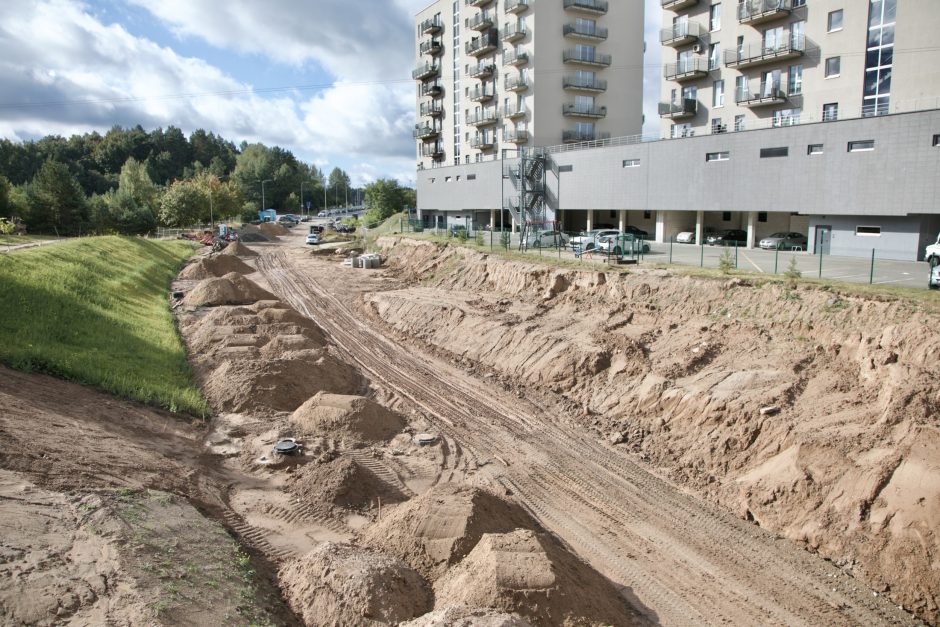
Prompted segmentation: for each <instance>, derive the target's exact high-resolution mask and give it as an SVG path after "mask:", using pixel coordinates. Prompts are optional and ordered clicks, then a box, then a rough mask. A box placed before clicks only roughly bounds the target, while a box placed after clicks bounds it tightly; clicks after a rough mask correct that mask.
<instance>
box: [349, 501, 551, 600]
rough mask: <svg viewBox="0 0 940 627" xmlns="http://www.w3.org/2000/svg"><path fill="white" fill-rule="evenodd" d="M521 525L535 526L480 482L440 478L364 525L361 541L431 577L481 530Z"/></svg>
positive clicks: (462, 552)
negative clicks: (479, 485)
mask: <svg viewBox="0 0 940 627" xmlns="http://www.w3.org/2000/svg"><path fill="white" fill-rule="evenodd" d="M520 528H522V529H538V528H539V527H538V523H537V522H536V521H534V520H533V519H532V518H531V517H530V516H529V515H528V514H527V513H526V512H525V511H524V510H523V509H522V508H521V507H519V506H518V505H516V504H515V503H512V502H510V501H507V500H505V499H503V498H501V497H499V496H496V495H495V494H493V493H491V492H488V491H486V490H483V489H481V488H476V487H471V486H466V485H459V484H451V483H445V484H439V485H437V486H434V487H433V488H431V489H430V490H428V491H427V492H425V493H424V494H422V495H420V496H417V497H415V498H413V499H411V500H410V501H409V502H408V503H405V504H404V505H402V506H400V507H398V508H396V509H395V510H393V511H392V512H390V513H389V514H386V515H385V516H384V518H383V519H382V520H380V521H379V522H377V523H376V524H374V525H372V526H370V527H369V528H368V529H366V530H365V531H364V534H363V542H365V543H366V544H368V545H370V546H374V547H376V548H380V549H383V550H385V551H387V552H389V553H391V554H393V555H398V556H399V557H401V558H402V559H403V560H405V561H406V562H408V563H409V564H410V565H411V567H412V568H414V569H415V570H417V571H418V572H420V573H421V574H422V575H424V576H425V577H427V578H428V579H429V580H431V581H435V580H436V579H438V578H439V577H440V576H441V575H443V574H444V572H445V571H446V570H447V568H448V567H450V566H451V565H453V564H455V563H457V562H459V561H460V560H461V559H463V558H464V556H466V555H467V554H468V553H470V551H471V550H472V549H473V547H474V546H476V544H477V542H479V541H480V538H481V537H483V535H484V534H487V533H506V532H509V531H513V530H516V529H520ZM471 607H478V606H477V605H473V604H471ZM484 607H485V605H484Z"/></svg>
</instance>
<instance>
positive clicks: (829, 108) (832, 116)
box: [822, 102, 839, 122]
mask: <svg viewBox="0 0 940 627" xmlns="http://www.w3.org/2000/svg"><path fill="white" fill-rule="evenodd" d="M822 119H823V122H834V121H835V120H838V119H839V103H838V102H830V103H827V104H824V105H823V117H822Z"/></svg>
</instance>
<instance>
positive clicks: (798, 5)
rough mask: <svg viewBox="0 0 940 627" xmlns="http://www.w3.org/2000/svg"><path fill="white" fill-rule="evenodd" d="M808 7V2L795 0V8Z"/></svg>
mask: <svg viewBox="0 0 940 627" xmlns="http://www.w3.org/2000/svg"><path fill="white" fill-rule="evenodd" d="M802 6H806V0H793V8H794V9H796V8H797V7H802Z"/></svg>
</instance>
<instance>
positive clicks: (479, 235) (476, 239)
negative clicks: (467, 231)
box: [473, 230, 484, 247]
mask: <svg viewBox="0 0 940 627" xmlns="http://www.w3.org/2000/svg"><path fill="white" fill-rule="evenodd" d="M473 241H474V243H475V244H476V245H477V246H480V247H482V246H483V244H484V242H483V231H480V230H477V232H476V233H475V234H474V236H473Z"/></svg>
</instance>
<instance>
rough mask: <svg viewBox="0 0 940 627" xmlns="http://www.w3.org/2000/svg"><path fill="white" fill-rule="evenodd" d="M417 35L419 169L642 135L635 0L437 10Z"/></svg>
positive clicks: (478, 3) (478, 1) (478, 2)
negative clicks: (530, 149)
mask: <svg viewBox="0 0 940 627" xmlns="http://www.w3.org/2000/svg"><path fill="white" fill-rule="evenodd" d="M416 28H417V39H416V46H415V53H416V58H417V60H418V62H417V63H416V68H415V71H414V73H413V78H415V80H416V82H417V87H416V110H415V113H416V119H417V124H416V125H415V133H414V134H415V140H416V146H417V163H418V168H419V169H423V168H432V167H439V166H448V165H457V164H466V163H478V162H481V161H488V160H493V159H498V158H499V156H500V154H501V153H502V151H503V150H504V149H516V148H519V147H523V146H548V145H557V144H562V143H567V142H580V141H592V140H597V139H603V138H606V137H611V136H614V137H617V136H623V135H634V134H638V133H639V132H640V128H641V126H642V123H643V111H642V106H643V105H642V89H643V1H642V0H612V1H608V0H438V1H437V2H434V3H433V4H431V5H430V6H429V7H427V8H426V9H424V10H423V11H421V12H420V13H418V15H417V18H416Z"/></svg>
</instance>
